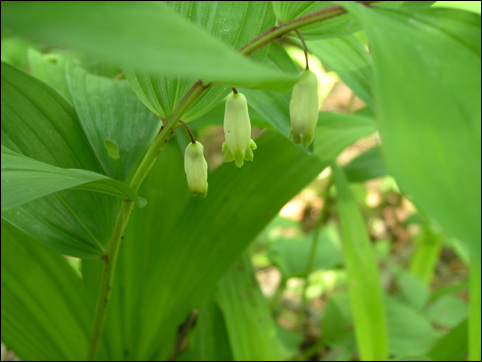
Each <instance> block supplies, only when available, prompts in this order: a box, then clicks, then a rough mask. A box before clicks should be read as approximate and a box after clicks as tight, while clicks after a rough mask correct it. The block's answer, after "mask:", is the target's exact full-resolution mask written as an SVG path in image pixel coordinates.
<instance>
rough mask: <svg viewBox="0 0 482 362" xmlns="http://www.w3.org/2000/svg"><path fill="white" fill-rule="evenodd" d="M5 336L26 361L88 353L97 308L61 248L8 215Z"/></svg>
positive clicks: (4, 237) (4, 230) (72, 357)
mask: <svg viewBox="0 0 482 362" xmlns="http://www.w3.org/2000/svg"><path fill="white" fill-rule="evenodd" d="M1 255H2V342H3V343H5V344H6V346H7V347H8V348H10V349H11V350H13V351H14V352H15V354H16V355H17V356H18V357H19V358H21V359H22V360H23V361H47V360H60V361H75V360H82V359H84V358H85V353H86V350H87V346H88V338H89V333H90V321H91V313H90V312H89V310H88V309H87V308H86V305H87V299H86V295H85V293H84V290H83V288H82V283H81V280H80V278H79V276H78V275H76V274H75V272H74V270H73V269H72V267H71V266H70V265H69V264H68V261H67V260H66V259H65V258H64V257H62V256H61V255H60V254H59V253H57V252H54V251H52V250H50V249H48V248H46V247H45V246H43V245H41V244H39V243H38V242H37V241H35V240H33V239H32V238H30V237H29V236H27V235H26V234H24V233H23V232H21V231H19V230H18V229H16V228H15V227H13V226H12V225H10V224H9V223H7V222H5V221H4V220H2V253H1Z"/></svg>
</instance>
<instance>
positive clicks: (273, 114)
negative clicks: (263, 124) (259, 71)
mask: <svg viewBox="0 0 482 362" xmlns="http://www.w3.org/2000/svg"><path fill="white" fill-rule="evenodd" d="M242 93H243V94H244V95H245V96H246V99H247V100H248V104H249V106H250V107H253V108H254V109H255V110H256V112H258V113H259V114H260V115H261V116H262V117H264V118H265V119H266V120H267V121H268V122H269V123H270V124H271V125H272V126H273V127H274V128H275V129H276V130H277V131H278V132H280V133H281V134H282V135H284V136H285V137H286V138H289V136H290V128H291V123H290V114H289V107H290V106H289V104H290V99H291V92H287V93H279V92H270V91H253V90H249V89H243V91H242Z"/></svg>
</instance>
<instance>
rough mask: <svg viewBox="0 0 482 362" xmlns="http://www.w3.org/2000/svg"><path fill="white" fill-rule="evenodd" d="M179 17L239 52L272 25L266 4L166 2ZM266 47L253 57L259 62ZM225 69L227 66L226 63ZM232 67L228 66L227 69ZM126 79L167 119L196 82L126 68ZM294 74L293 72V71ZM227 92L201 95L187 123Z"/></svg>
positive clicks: (215, 89)
mask: <svg viewBox="0 0 482 362" xmlns="http://www.w3.org/2000/svg"><path fill="white" fill-rule="evenodd" d="M169 5H170V7H172V8H173V9H174V10H175V11H176V12H177V13H178V14H180V15H181V16H183V17H184V18H186V19H188V20H189V21H190V22H191V23H193V24H196V25H197V26H199V27H202V28H203V29H204V30H206V32H207V33H209V34H211V35H212V36H213V37H216V38H218V39H220V40H221V41H222V42H223V43H225V44H227V45H228V46H229V47H231V48H233V49H239V48H241V47H242V46H243V45H244V44H246V43H248V42H249V41H250V40H251V39H254V38H256V37H257V36H258V35H259V34H261V33H263V32H264V31H266V30H268V29H269V28H271V27H272V26H274V24H275V18H274V14H273V11H272V9H271V4H270V3H269V2H268V1H238V2H226V1H173V2H170V3H169ZM267 50H268V48H264V49H261V50H260V51H258V52H256V53H254V54H253V56H252V57H253V58H254V59H257V60H259V61H262V60H263V59H264V57H265V55H266V53H267ZM226 66H228V65H227V64H226ZM231 66H233V65H231V64H229V67H231ZM125 73H126V77H127V79H128V80H129V83H130V84H131V86H132V88H133V89H134V91H135V92H136V94H137V95H138V97H139V98H140V99H141V100H142V102H143V103H144V104H145V105H146V106H147V107H148V108H149V109H150V110H151V111H152V112H153V113H155V114H157V115H158V116H160V117H162V118H167V116H169V114H171V113H172V111H173V110H174V108H175V107H176V105H177V104H178V103H179V101H180V100H181V98H182V97H183V96H184V94H185V93H186V92H187V91H188V90H189V88H190V87H191V86H192V85H193V84H194V83H195V82H196V81H197V80H198V79H197V78H196V77H185V76H184V77H183V76H182V74H179V76H178V75H176V76H175V77H173V76H172V75H169V74H167V75H166V74H159V73H158V72H157V73H156V72H154V73H148V72H145V71H140V70H137V71H135V70H133V69H127V70H126V72H125ZM292 73H293V74H296V73H297V72H296V69H295V71H293V72H292ZM229 92H230V90H227V89H226V87H220V86H215V87H212V88H210V89H208V90H207V91H206V92H204V93H203V94H202V95H201V97H200V98H199V99H198V100H197V101H196V103H195V104H194V105H193V107H192V108H191V109H189V110H188V111H187V112H186V114H185V115H184V116H183V120H184V121H185V122H190V121H192V120H194V119H197V118H199V117H200V116H202V115H203V114H205V113H206V112H208V111H209V110H210V109H211V108H212V107H213V106H214V105H215V104H216V103H217V102H219V101H220V100H221V99H222V98H223V97H224V96H226V95H227V94H228V93H229Z"/></svg>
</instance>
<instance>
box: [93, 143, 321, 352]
mask: <svg viewBox="0 0 482 362" xmlns="http://www.w3.org/2000/svg"><path fill="white" fill-rule="evenodd" d="M171 143H172V142H170V143H169V144H168V145H167V146H166V148H165V149H164V150H163V151H162V153H161V155H160V158H159V160H158V162H157V163H156V165H154V167H153V169H152V172H151V173H150V174H149V175H148V177H147V178H146V181H145V182H144V184H143V185H142V186H141V188H140V190H139V192H140V193H141V194H142V195H143V196H144V197H146V198H147V199H148V200H149V203H148V204H147V206H146V207H145V208H143V209H135V210H134V211H133V213H132V216H131V219H130V222H129V225H128V226H127V229H126V231H125V233H124V237H125V238H124V240H123V246H122V247H121V250H120V253H119V261H118V264H117V266H118V270H116V276H115V279H114V285H113V289H112V293H113V296H112V305H111V306H114V305H115V304H117V305H118V306H116V307H114V308H115V309H114V310H116V311H118V312H116V314H113V315H111V314H109V316H108V320H107V325H106V333H105V337H104V338H105V340H104V342H103V344H102V346H101V349H100V351H99V352H100V353H99V355H98V358H99V359H108V358H110V357H112V356H113V355H114V354H115V355H117V353H120V354H121V355H122V351H127V352H126V353H127V354H126V355H125V357H124V358H126V359H165V358H166V357H167V356H168V355H169V353H170V352H171V348H172V343H173V342H174V336H175V333H176V329H177V326H178V325H179V324H180V323H182V321H183V320H184V318H185V317H186V316H187V314H188V313H189V312H190V311H191V310H192V309H193V308H196V307H197V306H199V305H200V304H201V302H202V301H203V299H204V298H206V297H207V296H208V295H209V293H210V292H212V291H213V290H214V288H215V286H216V284H217V281H218V280H219V279H220V278H221V277H222V276H223V274H224V273H225V272H226V271H227V270H228V269H229V267H230V266H231V265H232V264H233V263H234V262H235V261H236V259H237V258H239V256H240V255H241V253H242V251H243V250H244V249H245V248H246V247H247V245H248V244H249V242H250V241H251V240H252V239H253V238H254V237H255V236H256V235H257V234H258V233H259V232H260V231H261V230H262V229H263V228H264V226H265V225H267V223H268V222H269V221H270V220H271V219H272V218H273V217H274V216H275V215H276V214H277V212H278V211H279V209H280V208H281V207H282V206H283V205H284V204H285V203H286V202H287V201H288V200H290V198H291V197H293V196H294V195H295V194H296V193H297V192H298V191H299V190H300V189H301V188H302V187H304V186H305V185H306V184H307V183H309V182H310V181H311V180H312V179H313V178H314V177H316V175H318V173H319V172H321V170H322V169H323V167H324V166H325V165H324V164H322V163H320V162H319V161H318V160H317V158H316V157H313V156H309V155H307V154H306V153H305V152H304V151H303V150H302V149H300V148H299V147H297V146H295V145H293V144H292V143H291V142H290V141H289V140H287V139H286V138H284V137H283V136H281V135H279V134H277V133H268V134H266V135H264V136H263V137H261V138H259V139H257V140H256V143H257V145H258V149H257V150H256V155H255V161H254V162H250V163H249V164H246V165H245V166H244V167H243V168H242V169H238V168H237V167H236V166H234V165H233V164H229V163H225V164H223V165H222V166H220V167H219V168H218V169H216V170H215V171H214V172H213V173H212V174H210V175H209V180H208V181H209V195H208V197H207V198H206V199H199V198H192V197H191V195H190V193H189V191H188V190H187V184H186V178H185V174H184V170H183V166H182V159H183V154H182V152H183V151H184V149H180V148H179V147H177V146H176V144H175V143H172V144H171ZM166 169H168V170H169V172H168V173H166V172H165V170H166ZM96 263H97V264H99V263H98V262H97V261H89V262H87V263H86V262H84V266H86V268H92V269H94V268H95V266H88V265H87V264H96ZM139 281H142V282H139ZM96 285H97V284H96V283H95V282H92V283H91V284H90V288H94V286H96ZM139 306H140V307H139ZM111 318H112V320H111ZM119 318H122V323H123V326H124V328H120V329H119V328H117V326H118V325H119V323H121V322H120V319H119ZM119 340H120V341H122V344H121V345H119V344H118V342H117V341H119ZM159 341H162V343H159Z"/></svg>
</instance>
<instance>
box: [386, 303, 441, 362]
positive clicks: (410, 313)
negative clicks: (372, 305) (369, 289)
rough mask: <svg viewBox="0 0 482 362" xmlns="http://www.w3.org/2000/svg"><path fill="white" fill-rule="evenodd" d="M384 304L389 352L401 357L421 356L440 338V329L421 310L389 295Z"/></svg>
mask: <svg viewBox="0 0 482 362" xmlns="http://www.w3.org/2000/svg"><path fill="white" fill-rule="evenodd" d="M386 306H387V324H388V331H389V351H390V354H393V355H395V356H396V357H401V358H406V357H417V356H423V355H425V354H426V353H427V351H429V350H430V348H431V347H432V346H434V345H435V343H436V342H437V340H438V339H439V338H440V336H441V333H440V331H437V330H436V329H435V328H434V327H433V326H432V325H431V323H430V320H429V319H428V318H427V316H426V315H424V314H423V312H420V311H417V310H415V309H412V308H410V307H409V306H407V305H406V304H403V303H401V302H399V301H397V300H396V299H393V298H390V297H388V298H387V299H386Z"/></svg>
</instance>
